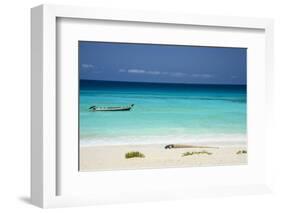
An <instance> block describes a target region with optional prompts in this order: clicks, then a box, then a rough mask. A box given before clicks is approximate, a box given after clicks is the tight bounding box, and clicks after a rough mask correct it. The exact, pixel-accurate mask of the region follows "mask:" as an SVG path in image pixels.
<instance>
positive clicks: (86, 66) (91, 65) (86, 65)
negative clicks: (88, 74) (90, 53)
mask: <svg viewBox="0 0 281 213" xmlns="http://www.w3.org/2000/svg"><path fill="white" fill-rule="evenodd" d="M94 67H95V66H94V65H93V64H82V68H86V69H93V68H94Z"/></svg>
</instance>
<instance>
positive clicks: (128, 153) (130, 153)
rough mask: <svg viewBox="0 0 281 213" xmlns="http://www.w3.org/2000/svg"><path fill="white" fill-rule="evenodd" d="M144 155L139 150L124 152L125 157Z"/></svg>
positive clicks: (141, 156) (142, 156) (140, 156)
mask: <svg viewBox="0 0 281 213" xmlns="http://www.w3.org/2000/svg"><path fill="white" fill-rule="evenodd" d="M144 157H145V155H144V154H142V153H141V152H127V153H126V154H125V158H126V159H128V158H144Z"/></svg>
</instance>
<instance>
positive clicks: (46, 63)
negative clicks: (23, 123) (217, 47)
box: [31, 5, 273, 208]
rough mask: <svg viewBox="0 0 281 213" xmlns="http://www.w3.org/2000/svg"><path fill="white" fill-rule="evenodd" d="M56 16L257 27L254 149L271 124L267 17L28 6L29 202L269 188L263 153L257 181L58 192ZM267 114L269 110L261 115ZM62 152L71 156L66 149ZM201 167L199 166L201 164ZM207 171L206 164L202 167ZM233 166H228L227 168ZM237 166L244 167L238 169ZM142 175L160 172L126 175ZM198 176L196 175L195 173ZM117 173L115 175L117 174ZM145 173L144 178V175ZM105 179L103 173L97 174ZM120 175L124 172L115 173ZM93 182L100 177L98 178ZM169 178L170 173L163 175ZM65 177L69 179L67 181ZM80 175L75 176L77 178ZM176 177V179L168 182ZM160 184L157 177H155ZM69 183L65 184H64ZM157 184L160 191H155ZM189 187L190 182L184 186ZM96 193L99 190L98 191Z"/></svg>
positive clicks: (157, 197)
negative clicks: (260, 104)
mask: <svg viewBox="0 0 281 213" xmlns="http://www.w3.org/2000/svg"><path fill="white" fill-rule="evenodd" d="M59 18H64V19H79V20H86V19H87V20H102V21H104V20H105V21H118V22H121V23H122V22H131V23H144V24H145V23H153V24H154V25H167V26H168V27H169V26H170V27H173V26H179V25H180V26H200V27H207V28H220V29H227V30H228V31H232V30H237V29H238V30H240V29H242V30H258V31H263V35H264V38H263V41H264V42H265V46H264V51H265V52H264V54H265V58H264V67H263V68H262V70H263V71H262V73H261V74H262V75H263V74H264V76H265V77H266V78H265V79H261V81H264V85H265V87H264V89H263V91H262V92H264V94H265V99H262V100H263V101H264V102H265V103H264V107H265V109H264V110H265V112H266V114H265V116H264V120H262V122H263V125H262V126H261V128H262V129H263V130H264V134H263V136H264V143H263V144H261V145H260V148H264V149H266V147H268V146H269V144H270V134H269V133H270V129H271V125H272V122H271V121H272V120H271V119H272V117H271V114H270V112H271V109H272V105H273V99H272V97H273V95H272V91H273V84H272V83H273V21H272V20H271V19H257V18H240V17H239V18H238V17H216V16H202V15H186V14H161V13H152V12H142V11H123V10H110V9H95V8H84V7H74V6H57V5H56V6H54V5H41V6H38V7H35V8H32V10H31V26H32V30H31V41H32V46H31V54H32V55H31V56H32V63H31V65H32V66H31V68H32V70H31V73H32V77H31V78H32V79H31V80H32V88H31V89H32V91H31V96H32V103H31V112H32V117H31V130H32V134H31V139H32V141H31V201H32V203H33V204H35V205H37V206H40V207H43V208H47V207H60V206H75V205H91V204H99V203H116V202H129V201H133V202H138V201H143V200H165V199H178V198H187V197H197V196H214V195H219V196H221V195H241V194H253V193H264V192H270V178H271V176H270V174H271V173H270V167H271V165H270V161H265V157H266V156H268V153H267V155H264V156H263V157H262V158H261V160H262V161H264V166H262V168H261V169H260V170H259V171H258V172H259V173H263V176H264V177H265V178H261V179H259V180H258V181H257V182H255V181H254V183H253V184H249V183H248V182H247V183H246V182H245V183H243V182H235V181H234V180H233V184H232V185H231V184H224V185H223V184H221V185H216V186H215V185H214V186H213V185H210V186H209V187H206V186H203V187H199V184H197V185H196V184H195V185H194V186H195V187H194V188H188V191H187V190H186V188H179V187H167V188H164V184H163V183H159V184H162V186H163V188H161V185H158V189H156V188H155V189H153V192H151V193H149V195H146V194H144V193H143V192H140V193H139V194H137V195H133V194H132V192H131V191H130V190H127V191H123V192H122V193H123V196H120V194H119V193H121V191H115V192H111V191H108V192H106V193H100V194H96V195H88V194H87V193H85V194H83V192H82V193H80V194H79V195H72V194H65V195H64V194H60V193H59V188H60V187H59V184H62V183H61V181H62V180H63V179H60V177H59V174H60V172H61V170H62V168H61V166H63V164H59V163H58V160H59V159H60V156H59V155H60V153H59V152H58V145H57V143H56V141H57V137H58V133H57V129H56V126H57V125H56V124H57V107H58V99H57V88H58V86H59V84H60V82H59V81H58V80H57V73H56V70H57V69H58V67H57V48H58V46H57V45H58V44H57V34H58V32H57V29H58V28H57V27H58V26H57V21H58V19H59ZM267 112H269V113H267ZM68 154H70V155H71V152H69V153H68ZM203 169H204V168H203ZM205 169H209V168H205ZM231 170H233V169H232V168H230V169H229V172H231ZM242 170H245V168H243V169H242ZM171 171H174V172H175V174H181V173H182V172H183V169H179V170H177V169H174V170H171ZM133 173H135V174H136V175H140V174H146V175H148V176H149V175H153V176H155V177H157V176H158V177H160V176H161V175H162V176H163V171H162V170H148V171H143V170H140V171H134V172H131V174H133ZM108 174H109V173H108ZM198 174H199V173H198ZM120 175H121V174H120ZM148 176H147V177H148ZM103 177H105V178H106V176H103ZM120 177H124V176H120ZM99 178H100V179H99V180H102V179H101V177H99ZM169 178H171V181H173V179H175V176H171V177H169ZM70 180H71V181H72V180H74V179H71V178H70ZM81 180H82V179H80V180H78V181H81ZM174 181H176V180H174ZM160 182H161V181H160ZM72 183H73V184H72V185H73V186H72V187H73V188H69V191H71V190H77V188H76V189H75V186H79V183H75V182H72ZM69 187H70V186H69ZM159 187H160V188H161V189H159ZM189 187H190V186H189ZM99 190H100V191H101V189H99Z"/></svg>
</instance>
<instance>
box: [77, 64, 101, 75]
mask: <svg viewBox="0 0 281 213" xmlns="http://www.w3.org/2000/svg"><path fill="white" fill-rule="evenodd" d="M81 67H82V69H83V71H87V72H90V73H102V71H100V70H96V66H95V65H94V64H82V65H81Z"/></svg>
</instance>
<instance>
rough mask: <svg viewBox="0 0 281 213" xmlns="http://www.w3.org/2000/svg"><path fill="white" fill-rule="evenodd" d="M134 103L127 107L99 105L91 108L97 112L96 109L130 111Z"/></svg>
mask: <svg viewBox="0 0 281 213" xmlns="http://www.w3.org/2000/svg"><path fill="white" fill-rule="evenodd" d="M133 106H134V104H131V105H130V106H125V107H97V106H91V107H90V108H89V110H90V111H92V112H96V111H129V110H131V109H132V107H133Z"/></svg>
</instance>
